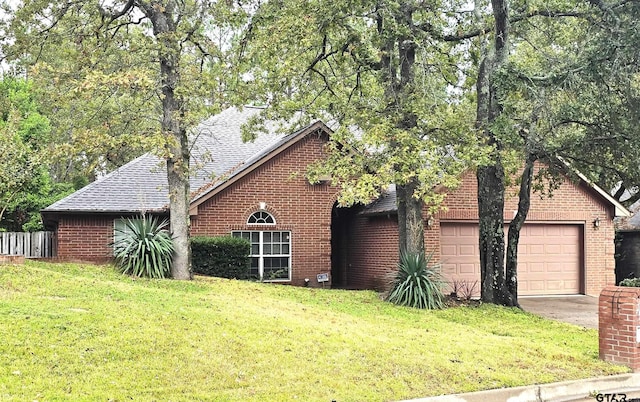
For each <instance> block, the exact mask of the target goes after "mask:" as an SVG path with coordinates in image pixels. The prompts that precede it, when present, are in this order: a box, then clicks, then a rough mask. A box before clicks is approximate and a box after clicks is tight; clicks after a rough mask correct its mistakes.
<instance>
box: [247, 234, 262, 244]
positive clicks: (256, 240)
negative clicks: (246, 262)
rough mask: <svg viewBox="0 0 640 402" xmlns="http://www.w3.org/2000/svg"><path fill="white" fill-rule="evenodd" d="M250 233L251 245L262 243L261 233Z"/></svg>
mask: <svg viewBox="0 0 640 402" xmlns="http://www.w3.org/2000/svg"><path fill="white" fill-rule="evenodd" d="M249 233H251V243H260V232H249Z"/></svg>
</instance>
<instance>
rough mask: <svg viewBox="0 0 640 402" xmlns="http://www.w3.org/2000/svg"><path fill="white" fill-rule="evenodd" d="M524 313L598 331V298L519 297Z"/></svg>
mask: <svg viewBox="0 0 640 402" xmlns="http://www.w3.org/2000/svg"><path fill="white" fill-rule="evenodd" d="M518 301H519V302H520V307H522V309H523V310H524V311H527V312H529V313H533V314H536V315H540V316H542V317H545V318H550V319H552V320H557V321H563V322H568V323H570V324H575V325H579V326H581V327H586V328H595V329H598V298H597V297H591V296H584V295H575V296H553V297H551V296H521V297H519V298H518Z"/></svg>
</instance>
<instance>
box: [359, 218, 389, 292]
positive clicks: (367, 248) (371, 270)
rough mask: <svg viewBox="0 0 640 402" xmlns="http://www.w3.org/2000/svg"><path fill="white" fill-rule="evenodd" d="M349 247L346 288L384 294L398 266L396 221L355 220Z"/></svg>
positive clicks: (386, 219) (387, 219) (380, 219)
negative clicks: (388, 279) (373, 290)
mask: <svg viewBox="0 0 640 402" xmlns="http://www.w3.org/2000/svg"><path fill="white" fill-rule="evenodd" d="M354 226H355V227H354V230H353V238H352V239H351V241H350V243H349V266H348V270H347V284H348V287H349V288H354V289H376V290H386V289H387V287H388V283H387V282H388V281H387V278H388V276H389V274H390V273H392V272H394V271H395V270H396V267H397V265H398V221H397V217H396V216H395V215H393V216H371V217H367V216H362V215H358V216H357V217H356V219H355V224H354Z"/></svg>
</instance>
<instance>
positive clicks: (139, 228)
mask: <svg viewBox="0 0 640 402" xmlns="http://www.w3.org/2000/svg"><path fill="white" fill-rule="evenodd" d="M168 226H169V222H168V221H167V220H166V219H165V220H163V221H162V222H158V219H157V218H155V217H147V216H142V217H141V218H135V219H125V220H124V227H120V228H119V227H116V229H115V241H114V243H113V250H114V256H115V262H116V266H117V267H118V268H119V269H120V271H121V272H122V273H124V274H127V275H133V276H138V277H148V278H165V277H166V276H167V275H168V274H169V272H170V271H171V256H172V254H173V241H172V239H171V234H169V231H168V230H167V228H168Z"/></svg>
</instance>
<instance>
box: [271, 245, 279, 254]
mask: <svg viewBox="0 0 640 402" xmlns="http://www.w3.org/2000/svg"><path fill="white" fill-rule="evenodd" d="M271 251H272V252H273V254H280V245H279V244H274V245H273V247H272V249H271Z"/></svg>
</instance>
